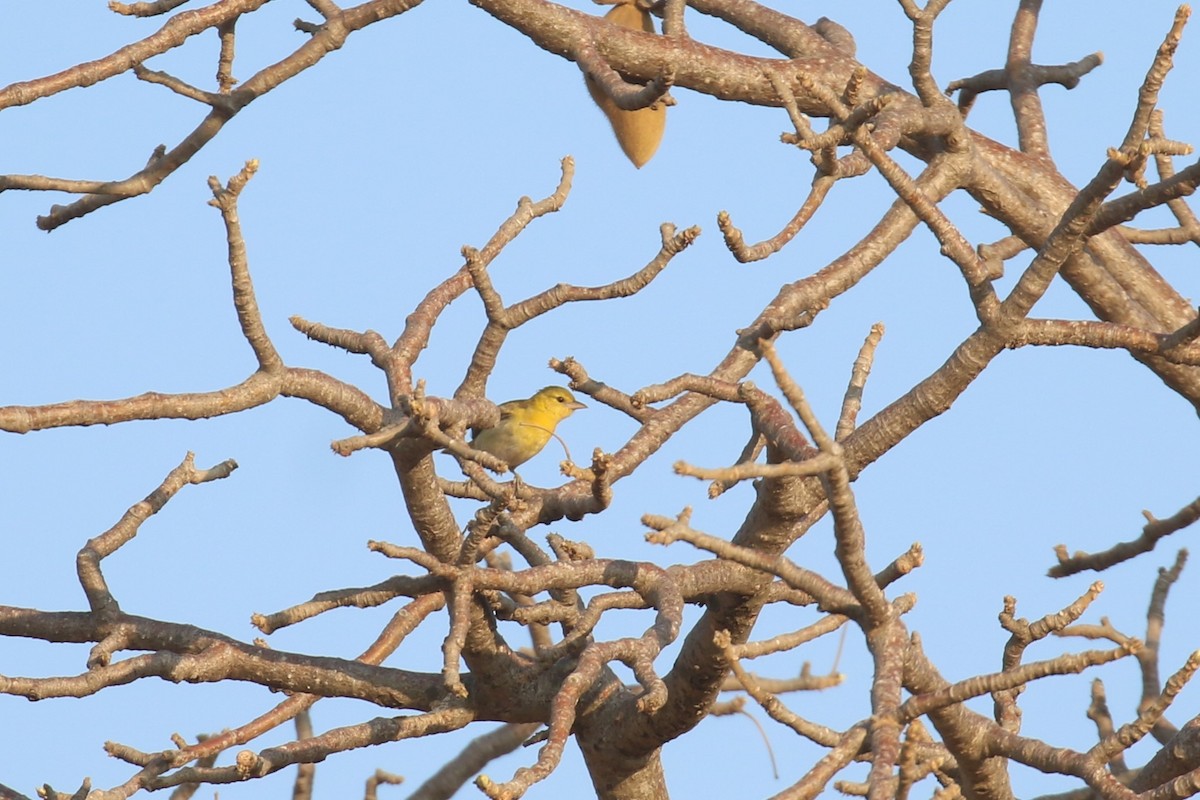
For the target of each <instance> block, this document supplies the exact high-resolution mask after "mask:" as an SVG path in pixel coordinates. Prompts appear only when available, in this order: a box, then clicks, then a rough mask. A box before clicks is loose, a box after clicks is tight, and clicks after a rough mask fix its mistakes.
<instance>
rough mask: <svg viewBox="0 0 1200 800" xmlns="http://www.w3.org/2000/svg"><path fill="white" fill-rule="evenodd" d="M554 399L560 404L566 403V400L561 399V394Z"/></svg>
mask: <svg viewBox="0 0 1200 800" xmlns="http://www.w3.org/2000/svg"><path fill="white" fill-rule="evenodd" d="M554 399H555V400H557V401H558V402H560V403H565V402H567V398H565V397H563V396H562V395H561V394H560V395H559V396H558V397H556V398H554Z"/></svg>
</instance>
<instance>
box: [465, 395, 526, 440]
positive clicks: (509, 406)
mask: <svg viewBox="0 0 1200 800" xmlns="http://www.w3.org/2000/svg"><path fill="white" fill-rule="evenodd" d="M521 403H522V401H521V400H509V401H507V402H504V403H501V404H500V405H498V406H496V408H498V409H500V422H504V420H506V419H510V418H511V417H512V415H513V413H514V412H515V411H516V410H517V409H518V408H520V406H521ZM500 422H497V423H496V424H497V425H499V424H500ZM486 430H491V429H490V428H471V438H472V439H474V438H475V437H476V436H478V435H479V434H480V432H481V431H486Z"/></svg>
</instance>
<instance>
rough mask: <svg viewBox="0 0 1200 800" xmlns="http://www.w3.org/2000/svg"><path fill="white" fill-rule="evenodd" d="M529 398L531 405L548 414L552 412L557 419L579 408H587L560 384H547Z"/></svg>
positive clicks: (569, 414)
mask: <svg viewBox="0 0 1200 800" xmlns="http://www.w3.org/2000/svg"><path fill="white" fill-rule="evenodd" d="M529 399H530V401H531V402H532V403H533V405H535V406H536V407H538V408H540V409H542V410H544V411H545V412H546V413H548V414H553V415H554V417H555V419H558V420H564V419H566V418H567V417H569V416H571V414H573V413H575V412H576V411H578V410H579V409H581V408H587V406H585V405H584V404H583V403H581V402H579V401H578V400H576V399H575V395H573V394H571V393H570V392H569V391H567V390H566V389H564V388H563V387H561V386H547V387H546V388H545V389H542V390H541V391H539V392H538V393H537V394H535V395H534V396H533V397H531V398H529Z"/></svg>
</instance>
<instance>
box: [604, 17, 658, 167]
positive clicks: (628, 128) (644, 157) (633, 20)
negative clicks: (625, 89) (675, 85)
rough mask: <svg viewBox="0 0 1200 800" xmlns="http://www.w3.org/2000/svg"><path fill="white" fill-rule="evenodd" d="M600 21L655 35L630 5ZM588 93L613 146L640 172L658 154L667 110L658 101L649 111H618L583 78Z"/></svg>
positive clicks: (651, 25) (648, 20)
mask: <svg viewBox="0 0 1200 800" xmlns="http://www.w3.org/2000/svg"><path fill="white" fill-rule="evenodd" d="M604 18H605V19H607V20H608V21H609V22H611V23H613V24H614V25H620V26H621V27H622V28H632V29H634V30H643V31H646V32H647V33H655V30H654V21H653V19H651V17H650V12H649V11H644V10H643V9H641V8H638V7H637V6H636V5H634V4H633V3H621V4H620V5H617V6H613V9H612V10H611V11H609V12H608V13H607V14H605V15H604ZM584 80H585V82H586V83H587V88H588V93H589V94H590V95H591V96H592V100H594V101H596V105H598V106H600V110H601V111H603V112H604V116H606V117H608V121H609V123H610V124H611V125H612V129H613V133H615V134H616V135H617V143H618V144H620V145H621V149H622V150H623V151H625V155H627V156H628V157H629V160H630V161H632V162H633V165H634V166H635V167H637V168H638V169H641V167H642V165H643V164H645V163H646V162H647V161H649V160H650V158H651V157H652V156H653V155H654V153H655V151H657V150H658V144H659V142H661V141H662V137H663V130H664V129H665V128H666V125H667V106H666V104H665V103H663V102H662V101H659V102H657V103H655V104H654V105H652V106H650V107H649V108H639V109H638V110H636V111H626V110H624V109H622V108H618V107H617V104H616V103H614V102H613V99H612V98H611V97H609V96H608V95H607V94H605V93H604V90H603V89H601V88H600V86H599V85H597V83H596V82H595V81H594V80H592V77H591V76H590V75H585V76H584Z"/></svg>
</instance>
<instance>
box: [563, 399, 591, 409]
mask: <svg viewBox="0 0 1200 800" xmlns="http://www.w3.org/2000/svg"><path fill="white" fill-rule="evenodd" d="M567 408H569V409H571V410H572V411H578V410H579V409H581V408H587V406H585V405H584V404H583V403H581V402H579V401H578V400H572V401H571V402H570V403H567Z"/></svg>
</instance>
